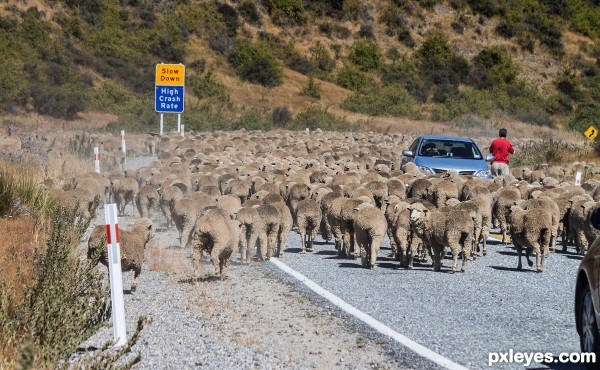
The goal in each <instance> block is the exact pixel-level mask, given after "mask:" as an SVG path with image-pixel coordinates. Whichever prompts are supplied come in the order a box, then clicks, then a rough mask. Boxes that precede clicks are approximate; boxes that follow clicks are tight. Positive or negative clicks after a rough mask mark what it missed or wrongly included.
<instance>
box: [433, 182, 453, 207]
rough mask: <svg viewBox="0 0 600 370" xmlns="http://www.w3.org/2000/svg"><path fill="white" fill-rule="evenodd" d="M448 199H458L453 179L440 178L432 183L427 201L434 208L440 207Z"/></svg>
mask: <svg viewBox="0 0 600 370" xmlns="http://www.w3.org/2000/svg"><path fill="white" fill-rule="evenodd" d="M450 198H454V199H458V181H457V180H456V179H454V178H442V179H438V180H437V181H435V182H432V184H431V187H430V188H429V191H428V199H429V201H430V202H431V203H433V204H434V205H435V206H436V207H442V206H444V205H445V204H446V201H447V200H448V199H450Z"/></svg>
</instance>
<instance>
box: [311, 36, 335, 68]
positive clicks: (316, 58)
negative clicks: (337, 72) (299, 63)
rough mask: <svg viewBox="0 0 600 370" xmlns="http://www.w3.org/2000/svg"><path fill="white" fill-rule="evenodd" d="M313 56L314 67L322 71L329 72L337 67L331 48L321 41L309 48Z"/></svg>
mask: <svg viewBox="0 0 600 370" xmlns="http://www.w3.org/2000/svg"><path fill="white" fill-rule="evenodd" d="M309 51H310V54H311V56H312V63H313V65H314V67H315V68H316V69H317V70H318V71H319V72H322V73H325V74H326V73H329V72H331V71H333V69H334V68H335V60H334V59H333V58H332V57H331V54H330V53H329V50H327V47H326V46H325V45H323V44H321V43H320V42H319V41H317V44H316V45H315V46H313V47H311V48H310V49H309Z"/></svg>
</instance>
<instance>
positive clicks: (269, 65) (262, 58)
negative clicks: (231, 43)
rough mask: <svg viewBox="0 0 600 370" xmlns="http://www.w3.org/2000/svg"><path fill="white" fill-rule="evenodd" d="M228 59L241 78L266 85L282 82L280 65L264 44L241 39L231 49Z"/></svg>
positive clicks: (275, 84)
mask: <svg viewBox="0 0 600 370" xmlns="http://www.w3.org/2000/svg"><path fill="white" fill-rule="evenodd" d="M229 61H230V62H231V64H232V65H233V66H234V67H235V70H236V72H237V74H238V76H240V78H242V79H243V80H246V81H249V82H252V83H257V84H261V85H263V86H267V87H274V86H278V85H281V83H282V82H283V70H282V68H281V65H280V64H279V62H278V61H277V59H275V57H274V56H273V54H272V53H271V51H270V50H269V49H268V48H266V47H265V46H264V44H260V43H257V44H252V43H250V42H248V41H245V40H244V41H241V42H239V43H238V44H237V46H236V47H235V48H234V49H233V52H232V54H231V57H230V58H229Z"/></svg>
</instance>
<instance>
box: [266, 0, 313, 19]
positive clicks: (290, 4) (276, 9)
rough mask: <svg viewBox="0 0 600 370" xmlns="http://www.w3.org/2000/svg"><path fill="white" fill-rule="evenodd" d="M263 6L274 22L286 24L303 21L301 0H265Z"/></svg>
mask: <svg viewBox="0 0 600 370" xmlns="http://www.w3.org/2000/svg"><path fill="white" fill-rule="evenodd" d="M265 6H266V7H267V10H268V12H269V15H271V18H272V19H273V22H274V23H275V24H278V25H286V24H289V23H301V22H302V21H303V14H302V13H303V11H304V6H303V4H302V0H266V1H265Z"/></svg>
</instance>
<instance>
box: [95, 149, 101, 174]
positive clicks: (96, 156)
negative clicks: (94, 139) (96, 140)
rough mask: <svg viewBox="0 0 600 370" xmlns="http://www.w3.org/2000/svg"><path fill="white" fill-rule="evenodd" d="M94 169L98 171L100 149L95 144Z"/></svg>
mask: <svg viewBox="0 0 600 370" xmlns="http://www.w3.org/2000/svg"><path fill="white" fill-rule="evenodd" d="M94 171H96V173H100V149H98V147H97V146H95V147H94Z"/></svg>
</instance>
